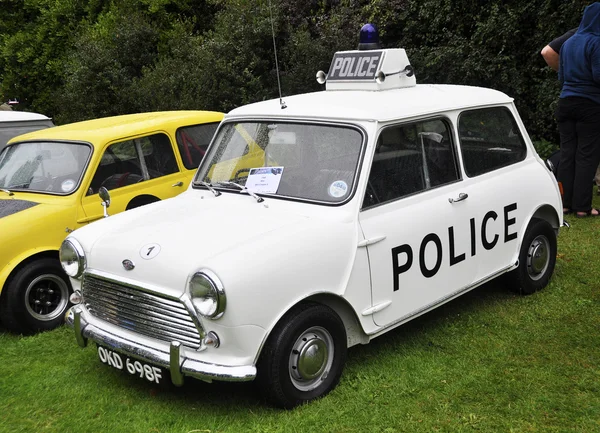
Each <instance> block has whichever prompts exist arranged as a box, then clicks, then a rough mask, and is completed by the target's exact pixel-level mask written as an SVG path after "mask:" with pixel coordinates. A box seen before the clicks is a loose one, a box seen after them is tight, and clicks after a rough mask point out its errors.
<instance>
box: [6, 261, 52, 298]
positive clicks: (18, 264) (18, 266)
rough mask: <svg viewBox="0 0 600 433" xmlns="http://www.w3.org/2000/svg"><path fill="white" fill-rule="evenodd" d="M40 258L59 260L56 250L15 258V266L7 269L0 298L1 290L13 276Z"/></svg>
mask: <svg viewBox="0 0 600 433" xmlns="http://www.w3.org/2000/svg"><path fill="white" fill-rule="evenodd" d="M41 258H51V259H56V261H57V262H58V261H59V260H60V259H59V255H58V250H44V251H39V252H36V253H33V254H30V255H25V256H21V257H19V258H17V259H16V260H15V262H16V265H14V267H13V268H12V269H9V271H8V275H6V279H4V282H3V283H2V286H0V298H1V297H2V292H3V291H4V290H3V289H4V287H5V286H6V284H7V283H8V282H9V281H10V280H11V278H13V277H14V275H15V274H16V273H17V272H19V270H20V269H22V268H23V267H24V266H26V265H27V264H29V263H31V262H33V261H35V260H38V259H41Z"/></svg>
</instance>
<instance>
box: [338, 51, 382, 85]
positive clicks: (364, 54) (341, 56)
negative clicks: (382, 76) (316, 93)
mask: <svg viewBox="0 0 600 433" xmlns="http://www.w3.org/2000/svg"><path fill="white" fill-rule="evenodd" d="M382 54H383V51H381V50H379V51H358V52H357V51H350V52H348V51H346V52H337V53H335V55H334V56H333V60H332V61H331V68H330V69H329V75H328V76H327V80H328V81H329V80H342V81H343V80H370V81H375V78H376V77H377V71H379V65H380V63H381V58H382Z"/></svg>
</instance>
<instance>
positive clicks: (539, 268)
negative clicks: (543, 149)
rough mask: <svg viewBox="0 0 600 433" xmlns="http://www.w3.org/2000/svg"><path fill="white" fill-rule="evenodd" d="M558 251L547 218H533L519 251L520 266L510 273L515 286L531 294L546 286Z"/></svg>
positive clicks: (512, 283) (523, 292) (519, 290)
mask: <svg viewBox="0 0 600 433" xmlns="http://www.w3.org/2000/svg"><path fill="white" fill-rule="evenodd" d="M556 251H557V250H556V232H555V231H554V229H553V228H552V226H551V225H550V224H549V223H548V222H547V221H545V220H540V219H533V220H531V222H530V223H529V226H528V227H527V230H526V231H525V237H524V238H523V243H522V245H521V251H520V252H519V266H518V267H517V269H515V270H514V271H511V272H510V273H509V274H508V275H509V280H510V283H511V285H512V286H513V288H514V289H515V290H517V291H518V292H520V293H522V294H524V295H530V294H532V293H535V292H537V291H538V290H541V289H543V288H544V287H546V286H547V285H548V282H549V281H550V277H551V276H552V273H553V272H554V266H555V264H556Z"/></svg>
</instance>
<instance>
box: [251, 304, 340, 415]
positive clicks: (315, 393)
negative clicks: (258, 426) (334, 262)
mask: <svg viewBox="0 0 600 433" xmlns="http://www.w3.org/2000/svg"><path fill="white" fill-rule="evenodd" d="M346 348H347V343H346V330H345V328H344V324H343V323H342V321H341V320H340V318H339V317H338V316H337V314H336V313H335V312H334V311H333V310H331V309H330V308H329V307H326V306H324V305H320V304H313V303H310V304H303V305H299V306H297V307H295V308H294V309H292V310H291V311H290V312H288V313H287V314H286V315H285V316H284V317H283V318H282V319H281V321H280V322H279V324H278V325H277V326H276V327H275V329H274V330H273V332H272V333H271V336H270V337H269V340H268V342H267V344H266V346H265V348H264V349H263V352H262V354H261V357H260V361H259V364H258V376H257V382H258V385H259V386H260V388H261V391H262V393H263V395H264V396H265V397H266V398H267V399H268V400H270V401H271V402H272V403H273V404H274V405H276V406H279V407H282V408H286V409H291V408H293V407H294V406H297V405H299V404H301V403H304V402H307V401H310V400H314V399H316V398H319V397H322V396H324V395H325V394H327V393H328V392H329V391H331V390H332V389H333V388H335V386H336V385H337V384H338V382H339V380H340V377H341V375H342V370H343V368H344V363H345V361H346Z"/></svg>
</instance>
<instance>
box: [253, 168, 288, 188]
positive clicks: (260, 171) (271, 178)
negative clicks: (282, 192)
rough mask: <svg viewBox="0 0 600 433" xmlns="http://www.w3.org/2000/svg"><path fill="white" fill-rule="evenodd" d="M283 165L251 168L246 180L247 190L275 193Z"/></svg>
mask: <svg viewBox="0 0 600 433" xmlns="http://www.w3.org/2000/svg"><path fill="white" fill-rule="evenodd" d="M282 173H283V167H260V168H251V169H250V173H249V174H248V179H247V180H246V188H247V189H248V191H252V192H261V193H264V194H275V193H276V192H277V188H279V182H280V181H281V175H282Z"/></svg>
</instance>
